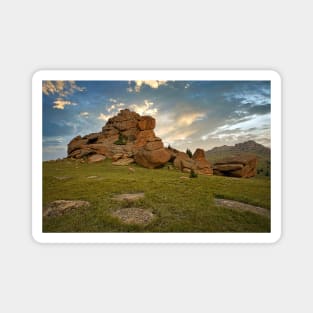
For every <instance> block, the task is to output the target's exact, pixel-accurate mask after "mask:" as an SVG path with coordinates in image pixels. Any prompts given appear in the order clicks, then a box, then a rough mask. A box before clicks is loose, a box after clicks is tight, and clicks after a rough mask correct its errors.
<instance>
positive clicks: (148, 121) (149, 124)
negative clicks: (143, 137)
mask: <svg viewBox="0 0 313 313" xmlns="http://www.w3.org/2000/svg"><path fill="white" fill-rule="evenodd" d="M138 128H139V129H140V130H151V129H154V128H155V119H154V118H153V117H151V116H142V117H141V118H140V120H139V121H138Z"/></svg>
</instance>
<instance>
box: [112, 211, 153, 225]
mask: <svg viewBox="0 0 313 313" xmlns="http://www.w3.org/2000/svg"><path fill="white" fill-rule="evenodd" d="M112 215H113V216H115V217H118V218H119V219H120V220H121V221H122V222H123V223H126V224H143V225H146V224H149V223H150V222H151V220H152V219H153V217H154V214H153V213H152V212H150V211H148V210H145V209H141V208H124V209H118V210H117V211H115V212H114V213H112Z"/></svg>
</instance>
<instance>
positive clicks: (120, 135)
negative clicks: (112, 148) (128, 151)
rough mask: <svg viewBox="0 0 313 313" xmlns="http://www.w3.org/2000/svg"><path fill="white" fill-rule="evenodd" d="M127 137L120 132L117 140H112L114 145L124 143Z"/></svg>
mask: <svg viewBox="0 0 313 313" xmlns="http://www.w3.org/2000/svg"><path fill="white" fill-rule="evenodd" d="M126 143H127V139H126V138H125V137H124V136H123V135H122V134H121V133H120V134H119V136H118V140H116V141H115V142H114V144H115V145H126Z"/></svg>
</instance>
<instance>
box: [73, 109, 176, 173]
mask: <svg viewBox="0 0 313 313" xmlns="http://www.w3.org/2000/svg"><path fill="white" fill-rule="evenodd" d="M154 128H155V119H154V118H153V117H151V116H140V115H139V114H138V113H136V112H132V111H130V110H128V109H125V110H121V111H120V112H119V114H118V115H116V116H114V117H112V118H110V119H109V120H108V122H107V123H106V125H105V126H104V127H103V128H102V131H101V132H99V133H92V134H89V135H86V136H84V137H81V136H77V137H75V138H74V139H72V140H71V142H70V143H69V144H68V151H67V152H68V157H70V158H75V159H81V158H88V160H90V162H93V161H94V160H95V159H96V160H100V158H101V157H99V155H102V156H104V157H108V158H110V159H112V161H113V164H114V165H128V164H130V163H132V162H134V160H135V161H136V162H137V163H138V164H140V165H142V166H144V167H147V168H157V167H161V166H162V165H164V164H165V163H166V162H167V161H168V160H169V159H170V153H169V152H168V151H167V150H166V149H165V148H164V145H163V142H162V140H161V139H160V138H158V137H156V135H155V133H154ZM93 155H97V157H96V158H95V157H93Z"/></svg>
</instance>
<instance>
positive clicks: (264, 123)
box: [201, 114, 270, 142]
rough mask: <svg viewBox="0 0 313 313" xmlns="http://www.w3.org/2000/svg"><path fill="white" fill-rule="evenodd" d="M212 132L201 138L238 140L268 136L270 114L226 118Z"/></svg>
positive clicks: (227, 140) (226, 140)
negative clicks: (226, 119)
mask: <svg viewBox="0 0 313 313" xmlns="http://www.w3.org/2000/svg"><path fill="white" fill-rule="evenodd" d="M226 122H227V123H226V124H224V125H222V126H219V127H217V128H216V129H214V130H213V131H212V132H210V133H208V134H205V135H203V136H201V140H203V141H206V140H215V139H218V140H221V141H225V142H230V141H231V142H240V141H245V140H255V139H257V138H269V137H270V114H267V115H251V116H247V117H244V118H241V119H238V120H237V121H236V120H228V121H226Z"/></svg>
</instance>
